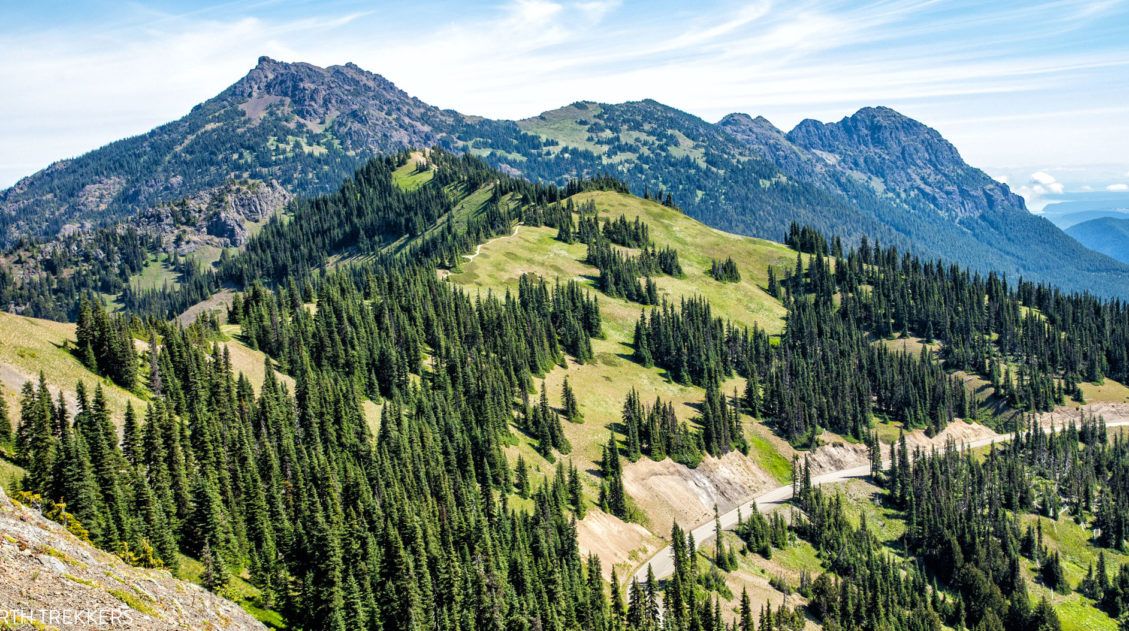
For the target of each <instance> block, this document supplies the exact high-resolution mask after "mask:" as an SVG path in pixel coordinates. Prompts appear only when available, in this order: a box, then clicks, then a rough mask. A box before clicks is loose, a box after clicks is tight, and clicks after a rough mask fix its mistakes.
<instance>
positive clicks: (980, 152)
mask: <svg viewBox="0 0 1129 631" xmlns="http://www.w3.org/2000/svg"><path fill="white" fill-rule="evenodd" d="M691 4H693V6H692V7H691V6H690V5H691ZM259 55H269V56H272V57H275V58H278V59H282V60H284V61H308V62H311V63H315V64H318V65H330V64H337V63H344V62H346V61H352V62H355V63H357V64H358V65H360V66H361V67H363V68H365V69H368V70H371V71H373V72H377V73H380V74H383V75H384V76H386V77H388V78H389V79H391V80H392V81H394V82H395V83H397V84H398V85H399V86H400V87H402V88H404V89H405V90H407V91H408V92H409V93H411V94H413V95H415V96H418V97H420V98H422V99H424V100H426V101H428V102H431V103H433V104H436V105H439V106H441V107H450V108H454V109H457V110H460V111H462V112H465V113H471V114H482V115H487V116H492V117H504V118H522V117H526V116H531V115H534V114H537V113H539V112H541V111H543V110H546V109H552V108H554V107H558V106H560V105H563V104H566V103H569V102H572V101H575V100H580V99H589V100H596V101H611V102H614V101H624V100H632V99H641V98H654V99H657V100H659V101H661V102H664V103H667V104H669V105H672V106H675V107H678V108H681V109H684V110H687V111H690V112H692V113H694V114H697V115H699V116H701V117H703V118H705V119H707V120H711V121H713V120H717V119H718V118H720V117H721V116H723V115H725V114H727V113H729V112H734V111H741V112H749V113H752V114H762V115H764V116H766V117H768V118H769V119H770V120H772V121H773V122H774V123H776V124H777V126H779V127H781V128H784V129H790V128H791V127H792V126H793V125H795V124H796V123H797V122H799V121H800V120H802V119H804V118H816V119H820V120H837V119H839V118H841V117H843V116H845V115H848V114H850V113H851V112H853V111H855V110H856V109H858V108H859V107H862V106H865V105H879V104H881V105H889V106H891V107H894V108H896V109H898V110H900V111H902V112H904V113H906V114H908V115H910V116H913V117H915V118H918V119H919V120H922V121H923V122H925V123H927V124H929V125H931V126H933V127H936V128H937V129H939V130H940V131H941V132H942V133H943V134H944V135H945V136H946V137H948V138H949V139H951V140H952V141H953V142H954V143H955V144H956V145H957V147H958V148H959V149H960V150H961V152H962V154H963V155H964V156H965V158H966V159H968V160H969V161H970V162H972V163H973V164H976V165H977V166H980V167H982V168H984V169H985V170H987V171H988V172H989V173H991V174H992V175H994V176H997V177H1000V178H1006V180H1007V181H1008V183H1009V184H1011V185H1012V186H1013V188H1015V189H1017V190H1020V191H1022V192H1023V193H1025V195H1027V196H1028V198H1029V199H1030V200H1031V201H1032V202H1034V204H1033V206H1035V207H1039V205H1040V203H1039V198H1040V196H1041V195H1051V194H1057V193H1061V192H1064V191H1065V192H1070V191H1081V190H1096V191H1098V190H1102V191H1104V190H1105V189H1107V188H1108V187H1112V190H1119V189H1121V188H1126V189H1129V0H1125V1H1118V0H1089V1H1082V0H1078V1H1073V0H1059V1H1056V2H982V1H978V2H922V1H910V0H885V1H881V2H871V3H865V4H864V3H856V2H835V1H826V0H824V1H808V0H792V1H784V0H781V1H778V2H773V1H764V2H728V1H725V0H706V1H699V2H695V3H680V2H628V1H616V0H581V1H579V2H568V1H565V0H500V1H498V2H429V1H427V0H413V1H409V2H404V1H403V0H400V1H398V2H376V1H371V0H369V1H359V0H341V1H331V2H324V1H320V2H313V1H297V2H287V1H282V0H251V1H238V0H236V1H226V2H218V1H213V2H199V1H193V2H187V1H184V2H178V1H172V0H168V1H164V2H132V3H130V2H121V1H108V0H93V1H74V2H67V3H65V4H64V3H59V2H52V1H45V2H18V1H16V0H0V59H2V60H3V63H2V64H0V84H2V85H4V86H5V87H6V89H5V95H4V97H3V98H2V99H0V186H7V185H10V184H12V183H13V182H15V181H16V180H17V179H18V178H19V177H22V176H24V175H28V174H30V173H32V172H34V171H36V170H38V169H40V168H43V167H44V166H46V165H47V164H49V163H50V162H51V161H53V160H56V159H59V158H64V157H68V156H73V155H77V154H80V153H83V152H85V151H88V150H90V149H93V148H96V147H98V146H99V145H101V144H104V143H106V142H109V141H112V140H115V139H117V138H120V137H123V136H126V135H131V134H136V133H141V132H144V131H146V130H148V129H150V128H152V127H153V126H155V125H158V124H160V123H163V122H167V121H169V120H173V119H175V118H177V117H179V116H182V115H183V114H184V113H186V112H187V111H188V110H189V109H190V108H191V107H192V105H194V104H195V103H197V102H199V101H202V100H204V99H207V98H209V97H211V96H214V95H215V94H216V93H218V92H219V91H221V90H222V89H223V88H224V87H226V86H227V85H229V84H231V83H232V82H234V81H236V80H237V79H238V78H239V77H241V76H242V75H243V74H245V73H246V72H247V71H248V70H249V69H250V68H251V67H252V66H253V65H254V64H255V60H256V58H257V57H258V56H259Z"/></svg>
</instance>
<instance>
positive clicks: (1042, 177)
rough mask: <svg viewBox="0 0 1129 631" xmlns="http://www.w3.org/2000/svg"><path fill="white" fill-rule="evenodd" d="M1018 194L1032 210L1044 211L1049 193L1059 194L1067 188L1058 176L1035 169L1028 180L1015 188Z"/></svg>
mask: <svg viewBox="0 0 1129 631" xmlns="http://www.w3.org/2000/svg"><path fill="white" fill-rule="evenodd" d="M1013 190H1014V191H1015V193H1016V194H1017V195H1019V196H1020V197H1022V198H1023V199H1024V200H1025V201H1026V202H1027V207H1028V208H1029V209H1031V211H1032V212H1037V213H1038V212H1042V211H1043V209H1044V208H1046V206H1047V203H1048V202H1047V200H1046V199H1045V198H1046V196H1047V195H1058V194H1061V193H1062V192H1063V191H1065V190H1066V187H1065V186H1064V185H1063V183H1062V182H1059V181H1058V178H1056V177H1055V176H1053V175H1051V174H1050V173H1047V172H1046V171H1035V172H1034V173H1032V174H1031V175H1030V177H1029V178H1028V179H1027V181H1026V182H1024V183H1023V184H1022V185H1020V186H1019V187H1018V188H1016V189H1013Z"/></svg>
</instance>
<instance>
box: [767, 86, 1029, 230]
mask: <svg viewBox="0 0 1129 631" xmlns="http://www.w3.org/2000/svg"><path fill="white" fill-rule="evenodd" d="M787 138H788V140H789V141H791V142H792V143H793V144H795V145H796V146H799V147H803V148H805V149H808V150H810V151H813V152H818V155H821V156H823V157H824V158H825V159H827V160H828V161H829V162H831V163H833V164H835V165H837V166H839V167H840V168H848V169H852V170H854V171H857V172H860V173H866V174H868V175H871V176H874V177H875V178H878V179H879V180H881V181H882V182H883V184H884V185H885V188H886V189H887V190H888V191H890V192H891V193H893V194H894V195H895V196H897V197H899V198H900V199H901V200H902V201H905V202H906V203H909V204H911V205H914V204H915V202H916V203H918V204H921V203H923V204H926V205H928V207H930V208H931V209H932V210H934V211H935V212H938V213H940V214H942V215H943V216H945V217H947V218H949V219H952V220H959V219H963V218H967V217H978V216H980V215H982V214H984V213H999V212H1022V213H1024V214H1027V213H1026V207H1025V206H1024V204H1023V200H1022V198H1020V197H1019V196H1018V195H1015V194H1014V193H1012V192H1011V190H1010V189H1008V187H1007V185H1005V184H1001V183H999V182H997V181H995V180H993V179H992V178H990V177H988V175H987V174H986V173H984V172H983V171H981V170H979V169H976V168H973V167H971V166H969V165H968V164H967V163H965V161H964V160H963V159H962V158H961V157H960V153H959V152H958V151H957V149H956V147H954V146H953V144H952V143H950V142H949V141H947V140H945V139H944V137H942V136H941V134H940V133H939V132H938V131H937V130H935V129H933V128H931V127H928V126H926V125H923V124H921V123H919V122H918V121H915V120H913V119H912V118H909V117H908V116H903V115H902V114H899V113H898V112H896V111H894V110H892V109H890V108H888V107H866V108H863V109H861V110H859V111H858V112H856V113H855V114H853V115H851V116H848V117H846V118H844V119H843V120H841V121H839V122H837V123H821V122H819V121H814V120H810V119H808V120H805V121H803V122H801V123H800V124H799V125H797V126H796V128H795V129H793V130H792V131H790V132H788V135H787Z"/></svg>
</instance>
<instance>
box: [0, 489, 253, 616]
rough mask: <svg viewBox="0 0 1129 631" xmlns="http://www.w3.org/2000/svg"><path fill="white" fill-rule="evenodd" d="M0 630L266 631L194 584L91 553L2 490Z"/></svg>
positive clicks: (66, 533) (101, 553) (90, 550)
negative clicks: (176, 630) (218, 630)
mask: <svg viewBox="0 0 1129 631" xmlns="http://www.w3.org/2000/svg"><path fill="white" fill-rule="evenodd" d="M0 628H5V629H7V628H13V629H20V628H51V629H105V628H125V629H265V628H266V627H264V626H263V625H262V624H261V623H260V622H259V621H257V620H255V619H254V618H253V617H251V616H250V615H249V614H248V613H247V612H245V611H243V609H241V608H240V607H239V606H238V605H236V604H235V603H233V602H231V601H228V600H225V599H223V598H220V597H219V596H216V595H215V594H212V593H210V592H208V591H206V590H204V589H203V588H201V587H200V586H198V585H195V584H192V583H188V582H185V581H181V580H178V579H176V578H173V577H172V575H170V574H169V573H168V572H167V571H163V570H149V569H142V568H136V567H132V566H129V565H127V564H126V563H124V562H123V561H122V560H121V559H119V558H118V557H116V556H113V555H111V554H108V553H106V552H102V551H101V550H97V549H95V548H94V547H92V546H91V545H90V544H88V543H85V542H83V541H81V540H79V539H78V538H77V537H75V536H74V535H72V534H71V533H69V532H68V531H67V530H66V529H65V528H63V527H62V526H61V525H59V524H56V523H55V522H53V521H50V520H48V519H46V518H45V517H43V516H42V515H41V514H40V513H39V512H38V511H36V510H33V509H32V508H31V507H28V506H23V505H21V504H19V503H17V502H14V501H13V500H11V499H9V498H8V496H7V495H5V493H4V491H3V490H2V489H0Z"/></svg>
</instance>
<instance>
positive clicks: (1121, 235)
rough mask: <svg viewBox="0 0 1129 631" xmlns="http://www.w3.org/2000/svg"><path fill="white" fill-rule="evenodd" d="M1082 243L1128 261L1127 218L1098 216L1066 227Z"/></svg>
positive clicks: (1128, 228) (1128, 219) (1128, 235)
mask: <svg viewBox="0 0 1129 631" xmlns="http://www.w3.org/2000/svg"><path fill="white" fill-rule="evenodd" d="M1066 234H1068V235H1070V236H1072V237H1074V238H1075V239H1077V240H1078V242H1079V243H1081V244H1082V245H1084V246H1086V247H1088V248H1090V249H1091V250H1093V251H1095V252H1101V253H1102V254H1105V255H1106V256H1109V257H1112V258H1115V259H1117V260H1119V261H1121V262H1122V263H1129V218H1114V217H1100V218H1098V219H1091V220H1089V221H1083V222H1082V223H1079V224H1075V225H1073V226H1071V227H1069V228H1067V229H1066Z"/></svg>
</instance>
